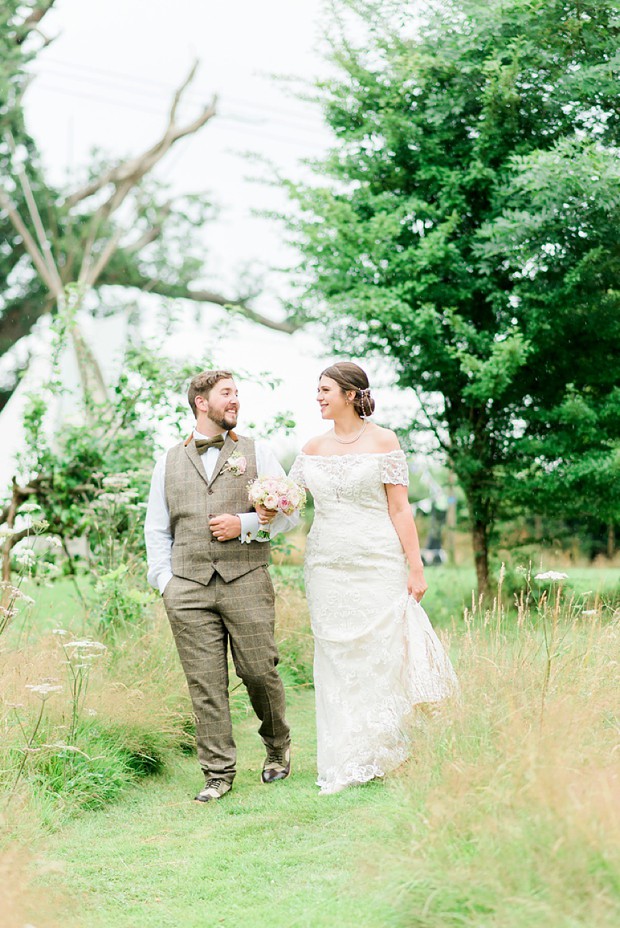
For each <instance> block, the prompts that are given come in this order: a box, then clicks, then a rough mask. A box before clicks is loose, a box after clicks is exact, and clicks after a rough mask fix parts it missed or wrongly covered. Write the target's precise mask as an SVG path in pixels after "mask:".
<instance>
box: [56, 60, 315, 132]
mask: <svg viewBox="0 0 620 928" xmlns="http://www.w3.org/2000/svg"><path fill="white" fill-rule="evenodd" d="M48 71H49V73H51V74H52V75H53V76H54V77H57V78H59V79H60V80H62V81H66V80H73V79H74V75H71V74H65V73H64V72H62V71H55V70H54V69H53V68H48ZM79 80H80V83H81V84H87V85H91V86H93V87H95V88H96V89H97V90H98V89H99V88H100V87H101V88H103V89H104V90H111V91H117V90H122V91H123V92H124V93H127V92H129V93H130V94H131V95H135V94H136V93H138V94H139V95H142V96H146V97H147V98H148V100H153V99H155V98H157V99H161V95H160V94H154V93H152V92H151V91H141V90H139V89H138V90H136V89H134V88H133V87H132V88H130V89H129V91H128V90H127V88H126V87H123V86H122V85H118V86H117V85H115V84H113V83H110V82H109V81H106V80H99V79H97V78H91V77H89V78H83V77H80V79H79ZM194 99H195V100H197V99H198V97H197V96H196V97H194ZM201 105H203V106H204V100H202V101H201ZM141 106H142V104H141ZM136 108H138V107H136ZM144 111H145V112H147V109H146V107H144ZM149 112H155V110H149ZM157 112H158V113H160V112H161V110H157ZM221 116H222V118H226V119H230V120H234V121H235V122H244V123H248V124H255V125H265V124H266V123H267V121H268V120H267V118H266V117H264V116H247V115H246V114H245V113H236V112H235V111H234V110H232V111H228V112H226V111H224V112H223V113H222V114H221ZM270 119H271V122H278V123H279V124H280V125H286V127H287V128H289V127H292V128H293V129H295V130H297V131H300V132H308V133H312V134H313V135H314V134H315V132H316V130H315V129H314V128H312V127H311V126H310V125H309V124H307V123H304V122H300V121H298V120H297V121H296V120H290V119H289V120H287V121H286V122H284V121H283V120H274V119H273V117H270Z"/></svg>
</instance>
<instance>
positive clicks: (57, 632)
mask: <svg viewBox="0 0 620 928" xmlns="http://www.w3.org/2000/svg"><path fill="white" fill-rule="evenodd" d="M68 634H69V632H68V631H67V629H66V628H54V629H52V635H68Z"/></svg>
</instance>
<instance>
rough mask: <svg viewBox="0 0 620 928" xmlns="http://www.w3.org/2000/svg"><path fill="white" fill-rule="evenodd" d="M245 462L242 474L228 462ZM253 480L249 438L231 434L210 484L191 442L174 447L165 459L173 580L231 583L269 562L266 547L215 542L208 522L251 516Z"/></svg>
mask: <svg viewBox="0 0 620 928" xmlns="http://www.w3.org/2000/svg"><path fill="white" fill-rule="evenodd" d="M233 454H234V455H235V457H243V458H245V463H246V468H245V472H244V473H243V474H236V473H235V470H234V460H233V462H231V463H232V464H233V468H232V469H231V466H230V465H229V466H228V467H226V466H225V465H226V463H227V461H228V460H229V458H230V456H231V455H233ZM256 477H257V468H256V449H255V446H254V441H253V440H252V439H251V438H244V437H243V436H241V435H240V436H237V441H234V440H233V439H232V438H231V436H230V435H228V436H227V438H226V441H225V442H224V445H223V447H222V449H221V451H220V454H219V457H218V459H217V462H216V464H215V469H214V471H213V475H212V477H211V480H208V479H207V476H206V474H205V472H204V467H203V463H202V460H201V457H200V455H199V454H198V452H197V451H196V448H195V445H194V440H193V439H192V440H191V441H190V442H189V443H188V444H179V445H175V447H174V448H171V449H170V451H169V452H168V455H167V458H166V480H165V488H166V501H167V504H168V511H169V513H170V530H171V532H172V537H173V543H172V572H173V573H174V575H175V576H177V577H184V578H185V579H186V580H195V581H196V582H197V583H202V584H205V585H206V584H207V583H209V581H210V580H211V578H212V576H213V574H214V573H216V572H217V573H218V574H219V575H220V577H221V578H222V579H223V580H225V581H226V582H227V583H229V582H230V581H231V580H236V579H237V578H238V577H241V576H243V574H247V573H249V571H251V570H254V569H255V568H257V567H261V566H264V565H266V564H267V563H268V562H269V544H268V542H258V541H252V542H250V543H249V544H241V542H240V541H239V539H238V538H234V539H233V540H232V541H217V540H216V539H215V538H214V537H213V535H212V534H211V532H210V530H209V517H210V516H217V515H222V514H223V513H231V514H233V515H234V514H235V513H238V512H251V511H252V506H251V505H250V502H249V500H248V483H249V482H250V481H252V480H255V479H256Z"/></svg>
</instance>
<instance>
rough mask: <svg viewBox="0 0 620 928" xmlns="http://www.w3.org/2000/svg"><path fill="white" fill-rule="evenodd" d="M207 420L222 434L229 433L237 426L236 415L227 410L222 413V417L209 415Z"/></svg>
mask: <svg viewBox="0 0 620 928" xmlns="http://www.w3.org/2000/svg"><path fill="white" fill-rule="evenodd" d="M209 419H210V420H211V422H213V423H214V424H215V425H217V427H218V428H219V429H221V430H222V431H223V432H230V430H231V429H234V427H235V426H236V424H237V413H236V412H233V411H232V410H229V411H228V412H225V413H223V415H222V416H216V415H211V414H209Z"/></svg>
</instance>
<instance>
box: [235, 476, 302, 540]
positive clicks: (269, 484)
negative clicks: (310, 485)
mask: <svg viewBox="0 0 620 928" xmlns="http://www.w3.org/2000/svg"><path fill="white" fill-rule="evenodd" d="M248 498H249V500H250V502H251V503H252V505H253V506H263V507H264V508H265V509H270V510H271V511H272V512H281V513H283V514H284V515H285V516H290V515H292V514H293V513H294V512H297V510H302V509H303V508H304V506H305V504H306V491H305V490H304V488H303V487H301V486H300V485H299V484H298V483H295V481H294V480H289V478H288V477H257V479H256V480H255V481H254V482H253V483H251V484H249V487H248ZM257 537H258V538H270V537H271V535H270V533H269V532H268V531H266V530H265V529H261V530H260V532H259V533H258V536H257Z"/></svg>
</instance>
